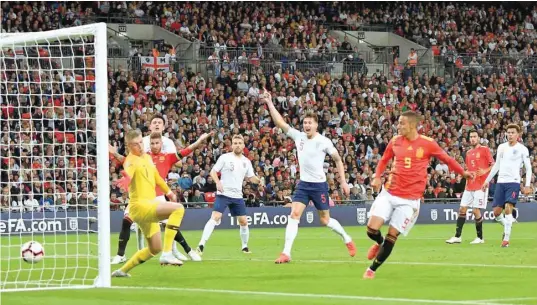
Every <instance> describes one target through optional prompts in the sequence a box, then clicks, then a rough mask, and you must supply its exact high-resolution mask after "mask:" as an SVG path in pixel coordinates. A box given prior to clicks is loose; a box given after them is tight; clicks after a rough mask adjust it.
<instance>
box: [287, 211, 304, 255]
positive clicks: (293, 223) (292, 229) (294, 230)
mask: <svg viewBox="0 0 537 305" xmlns="http://www.w3.org/2000/svg"><path fill="white" fill-rule="evenodd" d="M299 223H300V221H299V220H296V219H293V218H291V217H289V221H288V222H287V227H286V228H285V246H284V247H283V254H286V255H287V256H291V248H292V247H293V242H294V241H295V238H296V235H297V234H298V224H299Z"/></svg>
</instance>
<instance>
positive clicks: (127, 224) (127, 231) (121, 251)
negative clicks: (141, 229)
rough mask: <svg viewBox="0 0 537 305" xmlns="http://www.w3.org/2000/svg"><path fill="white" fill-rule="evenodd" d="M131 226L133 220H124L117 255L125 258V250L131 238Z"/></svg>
mask: <svg viewBox="0 0 537 305" xmlns="http://www.w3.org/2000/svg"><path fill="white" fill-rule="evenodd" d="M131 225H132V220H130V219H128V218H123V223H122V224H121V232H119V242H118V245H117V255H119V256H124V255H125V249H126V248H127V244H128V243H129V238H130V237H131Z"/></svg>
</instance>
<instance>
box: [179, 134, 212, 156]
mask: <svg viewBox="0 0 537 305" xmlns="http://www.w3.org/2000/svg"><path fill="white" fill-rule="evenodd" d="M212 136H214V131H211V132H209V133H204V134H202V135H201V137H199V139H198V140H197V141H196V142H194V143H192V144H190V145H188V147H187V148H185V149H182V150H181V151H179V157H186V156H188V155H190V154H191V153H192V152H193V151H194V150H195V149H196V148H198V147H199V146H200V145H201V144H203V143H204V142H205V141H206V140H207V139H208V138H210V137H212Z"/></svg>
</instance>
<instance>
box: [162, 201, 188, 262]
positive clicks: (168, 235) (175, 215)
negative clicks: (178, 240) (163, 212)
mask: <svg viewBox="0 0 537 305" xmlns="http://www.w3.org/2000/svg"><path fill="white" fill-rule="evenodd" d="M184 215H185V209H184V208H183V207H181V208H179V209H177V210H175V211H173V212H172V214H171V215H170V217H169V218H168V223H167V224H166V229H165V230H164V245H163V246H162V252H164V253H168V252H171V251H172V243H173V240H174V239H175V236H176V235H177V232H179V227H180V226H181V221H183V216H184Z"/></svg>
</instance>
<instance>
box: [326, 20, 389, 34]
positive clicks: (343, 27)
mask: <svg viewBox="0 0 537 305" xmlns="http://www.w3.org/2000/svg"><path fill="white" fill-rule="evenodd" d="M322 25H323V26H324V27H325V28H327V29H328V30H330V31H363V32H393V30H394V27H393V25H391V24H343V23H329V22H326V23H323V24H322Z"/></svg>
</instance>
